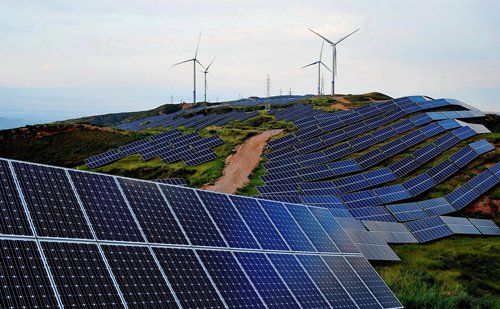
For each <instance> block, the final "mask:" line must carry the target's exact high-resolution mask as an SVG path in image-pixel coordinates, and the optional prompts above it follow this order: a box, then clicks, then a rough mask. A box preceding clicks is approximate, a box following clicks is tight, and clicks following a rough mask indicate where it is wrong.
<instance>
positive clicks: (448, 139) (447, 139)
mask: <svg viewBox="0 0 500 309" xmlns="http://www.w3.org/2000/svg"><path fill="white" fill-rule="evenodd" d="M459 142H460V139H458V138H457V137H456V136H455V135H453V134H451V133H446V134H445V135H443V136H441V137H438V138H437V139H436V140H435V141H434V145H436V146H437V147H439V149H441V150H443V151H444V150H447V149H448V148H450V147H452V146H453V145H456V144H458V143H459Z"/></svg>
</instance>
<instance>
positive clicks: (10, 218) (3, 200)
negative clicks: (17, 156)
mask: <svg viewBox="0 0 500 309" xmlns="http://www.w3.org/2000/svg"><path fill="white" fill-rule="evenodd" d="M0 188H1V189H0V214H2V216H0V233H1V234H7V235H33V232H32V231H31V229H30V224H29V221H28V217H27V215H26V214H25V213H24V209H23V205H22V204H21V198H20V196H19V193H18V192H17V190H16V185H15V183H14V179H13V177H12V175H11V173H10V171H9V163H8V162H7V161H4V160H0Z"/></svg>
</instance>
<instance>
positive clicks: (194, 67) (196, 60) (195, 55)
mask: <svg viewBox="0 0 500 309" xmlns="http://www.w3.org/2000/svg"><path fill="white" fill-rule="evenodd" d="M200 40H201V32H200V35H199V37H198V44H197V45H196V52H195V53H194V58H191V59H188V60H184V61H181V62H178V63H176V64H174V65H173V66H172V67H175V66H176V65H179V64H183V63H186V62H190V61H193V103H196V63H198V64H199V65H201V67H203V65H202V64H201V63H200V62H199V61H198V48H199V47H200Z"/></svg>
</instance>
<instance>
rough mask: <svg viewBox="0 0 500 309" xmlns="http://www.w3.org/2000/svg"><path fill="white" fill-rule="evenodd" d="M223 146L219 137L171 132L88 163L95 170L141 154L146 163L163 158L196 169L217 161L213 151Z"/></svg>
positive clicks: (102, 155)
mask: <svg viewBox="0 0 500 309" xmlns="http://www.w3.org/2000/svg"><path fill="white" fill-rule="evenodd" d="M222 144H223V142H222V140H221V139H220V138H219V137H217V136H213V137H208V138H203V137H201V136H200V135H198V133H196V132H193V133H189V134H186V135H183V134H182V133H181V132H180V131H177V130H171V131H166V132H162V133H159V134H157V135H154V136H152V137H151V138H146V139H142V140H139V141H136V142H133V143H130V144H127V145H124V146H121V147H119V148H117V149H112V150H109V151H106V152H104V153H101V154H99V155H96V156H93V157H90V158H87V159H85V163H86V164H87V166H89V167H90V168H96V167H99V166H103V165H107V164H109V163H112V162H115V161H118V160H120V159H123V158H125V157H127V156H130V155H133V154H140V155H141V157H142V158H143V159H144V160H150V159H152V158H154V157H160V159H161V160H162V161H163V162H165V163H173V162H176V161H184V162H185V163H186V165H188V166H194V165H198V164H201V163H204V162H208V161H212V160H214V159H216V158H217V155H216V154H215V153H214V152H213V151H212V148H213V147H216V146H219V145H222Z"/></svg>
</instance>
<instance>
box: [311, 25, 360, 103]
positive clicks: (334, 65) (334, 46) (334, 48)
mask: <svg viewBox="0 0 500 309" xmlns="http://www.w3.org/2000/svg"><path fill="white" fill-rule="evenodd" d="M308 29H309V30H310V31H311V32H313V33H314V34H316V35H317V36H319V37H320V38H322V39H323V40H325V41H326V42H327V43H329V44H330V45H331V46H332V53H333V55H332V95H335V76H336V75H337V44H339V43H340V42H342V41H343V40H345V39H347V38H348V37H350V36H351V35H353V34H354V33H356V32H357V31H359V29H360V28H358V29H356V30H354V31H353V32H351V33H349V34H348V35H346V36H344V37H343V38H341V39H340V40H338V41H337V42H332V41H330V40H329V39H327V38H325V37H324V36H322V35H321V34H319V33H317V32H316V31H314V30H312V29H310V28H308Z"/></svg>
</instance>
